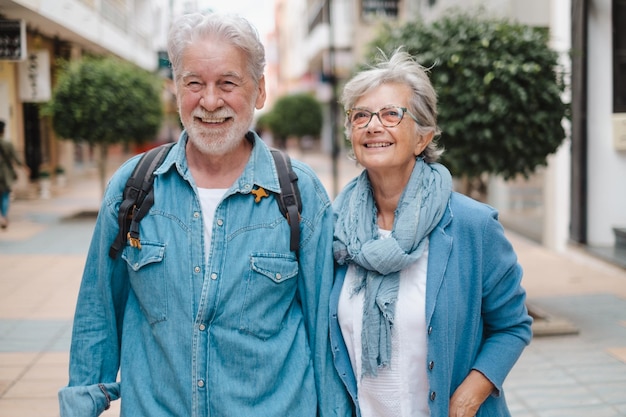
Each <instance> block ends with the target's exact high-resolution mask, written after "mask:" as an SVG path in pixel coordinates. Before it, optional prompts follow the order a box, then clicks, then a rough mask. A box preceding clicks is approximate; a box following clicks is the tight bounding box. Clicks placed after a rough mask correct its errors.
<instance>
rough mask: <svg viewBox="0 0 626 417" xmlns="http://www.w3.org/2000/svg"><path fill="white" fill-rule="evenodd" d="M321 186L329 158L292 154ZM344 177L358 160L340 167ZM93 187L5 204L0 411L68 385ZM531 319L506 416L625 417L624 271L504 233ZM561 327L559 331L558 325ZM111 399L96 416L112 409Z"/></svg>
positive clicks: (40, 404) (45, 411)
mask: <svg viewBox="0 0 626 417" xmlns="http://www.w3.org/2000/svg"><path fill="white" fill-rule="evenodd" d="M294 156H295V157H301V159H303V160H304V161H305V162H308V163H309V164H310V165H311V166H312V167H313V168H314V169H315V170H316V172H318V174H319V175H320V178H321V179H322V181H323V182H324V183H325V184H326V185H327V187H328V189H329V190H331V189H332V171H331V164H330V161H329V160H328V158H324V157H322V156H320V155H319V154H301V153H299V152H295V153H294ZM339 168H340V169H339V172H340V176H341V180H340V181H339V186H343V184H345V182H346V181H347V180H348V178H351V177H352V176H354V175H355V174H356V173H357V172H358V169H357V168H356V167H354V166H353V165H351V164H350V163H348V162H345V161H344V162H342V163H341V165H340V167H339ZM99 199H100V189H99V185H98V183H97V181H96V173H95V171H94V169H93V168H88V169H85V170H84V172H81V173H79V175H78V176H77V178H75V179H73V181H72V182H71V183H70V184H69V185H68V186H67V187H65V188H63V189H56V190H55V192H54V193H53V198H52V199H49V200H23V201H22V200H20V201H14V202H13V203H12V207H11V215H12V216H11V218H12V221H11V224H10V226H9V229H8V230H6V231H0V417H35V416H36V417H56V416H58V415H59V411H58V405H57V399H56V394H57V391H58V389H59V388H60V387H61V386H63V385H65V384H66V383H67V364H68V349H69V342H70V336H71V321H72V316H73V313H74V303H75V299H76V294H77V291H78V286H79V283H80V277H81V274H82V268H83V264H84V260H85V255H86V252H87V247H88V244H89V240H90V236H91V233H92V231H93V225H94V219H93V217H90V216H81V215H77V214H80V213H85V212H94V211H96V210H97V208H98V205H99ZM509 237H510V239H511V241H512V242H513V245H514V246H515V248H516V250H517V253H518V255H519V258H520V262H521V263H522V265H523V267H524V269H525V277H524V282H523V283H524V286H525V287H526V289H527V291H528V296H529V304H530V305H531V306H532V307H533V310H534V311H536V312H540V313H541V315H542V316H541V317H540V320H538V325H544V326H547V328H550V326H551V325H552V326H553V329H554V328H556V329H561V328H563V329H564V331H567V330H571V328H572V327H573V328H574V330H576V332H575V333H570V334H563V335H550V336H547V335H546V336H536V337H535V338H534V340H533V342H532V343H531V345H530V346H529V347H528V349H527V350H526V351H525V352H524V354H523V356H522V358H521V359H520V361H519V362H518V364H517V365H516V367H515V368H514V370H513V371H512V373H511V375H510V376H509V378H508V379H507V382H506V384H505V390H506V393H507V397H508V400H509V404H510V406H511V409H512V412H513V416H514V417H577V416H581V417H582V416H586V417H588V416H592V417H613V416H626V270H624V269H621V268H617V267H615V266H613V265H610V264H607V263H604V262H602V261H600V260H597V259H595V258H592V257H590V256H588V255H587V254H586V253H585V252H583V251H581V250H576V249H571V250H569V251H568V252H567V253H566V254H555V253H553V252H551V251H548V250H546V249H545V248H543V247H541V246H539V245H537V244H535V243H533V242H531V241H529V240H527V239H525V238H523V237H520V236H518V235H516V234H514V233H509ZM568 325H569V326H570V327H569V328H568V327H567V326H568ZM118 415H119V401H118V402H115V403H114V406H113V407H112V409H111V410H109V411H107V412H105V413H104V416H118Z"/></svg>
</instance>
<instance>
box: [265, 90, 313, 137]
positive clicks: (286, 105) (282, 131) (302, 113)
mask: <svg viewBox="0 0 626 417" xmlns="http://www.w3.org/2000/svg"><path fill="white" fill-rule="evenodd" d="M262 121H263V123H264V124H265V125H266V126H267V127H268V128H269V129H270V130H271V132H272V135H273V136H274V139H275V140H276V142H277V146H279V147H284V146H285V143H286V141H287V138H288V137H289V136H297V137H299V138H302V137H304V136H312V137H315V138H317V137H319V136H320V133H321V131H322V124H323V122H324V116H323V111H322V105H321V104H320V103H319V101H317V100H316V99H315V97H313V96H312V95H311V94H308V93H296V94H290V95H286V96H282V97H280V98H278V100H276V103H274V106H273V107H272V109H271V111H270V112H269V113H266V114H265V115H264V118H263V120H262Z"/></svg>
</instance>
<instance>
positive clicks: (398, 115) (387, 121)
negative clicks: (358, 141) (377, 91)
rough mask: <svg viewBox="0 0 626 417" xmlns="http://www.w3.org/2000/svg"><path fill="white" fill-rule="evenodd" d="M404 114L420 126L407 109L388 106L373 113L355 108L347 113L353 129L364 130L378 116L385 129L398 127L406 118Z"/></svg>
mask: <svg viewBox="0 0 626 417" xmlns="http://www.w3.org/2000/svg"><path fill="white" fill-rule="evenodd" d="M404 113H406V114H408V115H409V116H411V119H413V120H415V123H417V124H419V120H417V117H415V116H414V115H413V114H412V113H411V112H410V111H409V110H408V109H407V108H406V107H400V106H386V107H383V108H382V109H380V110H378V111H376V112H371V111H369V110H365V109H359V108H354V109H350V110H348V111H347V112H346V115H347V116H348V120H349V121H350V124H351V125H352V127H353V128H358V129H364V128H366V127H367V126H368V125H369V124H370V122H371V121H372V117H374V115H376V117H378V120H379V121H380V123H381V124H382V125H383V126H385V127H394V126H398V125H399V124H400V122H401V121H402V118H403V117H404Z"/></svg>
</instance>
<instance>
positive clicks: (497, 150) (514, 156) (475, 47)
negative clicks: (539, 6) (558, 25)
mask: <svg viewBox="0 0 626 417" xmlns="http://www.w3.org/2000/svg"><path fill="white" fill-rule="evenodd" d="M401 46H403V47H404V48H405V49H406V51H407V52H409V53H410V54H411V55H413V56H414V57H415V58H416V60H417V61H418V62H419V63H420V64H422V65H423V66H424V67H426V68H430V76H431V81H432V83H433V86H434V87H435V89H436V91H437V93H438V98H439V117H438V122H439V125H440V127H441V130H442V132H443V133H442V136H441V137H440V138H439V142H440V144H441V145H442V146H443V148H445V152H444V154H443V155H442V158H441V162H442V163H444V164H445V165H446V166H448V168H450V170H451V171H452V173H453V175H455V176H466V177H469V178H478V177H480V176H481V174H483V173H492V174H499V175H502V176H503V177H504V178H505V179H510V178H513V177H515V176H516V175H517V174H522V175H524V176H526V177H527V176H528V175H530V174H531V173H532V172H534V170H535V169H536V168H537V167H538V166H541V165H546V163H547V162H546V159H547V156H548V155H549V154H551V153H553V152H555V151H556V150H557V148H558V147H559V145H560V144H561V143H562V141H563V139H564V138H565V132H564V129H563V127H562V121H563V119H564V118H566V117H568V115H569V110H568V105H567V104H566V103H564V102H563V100H562V93H563V91H564V88H565V85H564V82H563V73H562V70H561V69H560V68H559V65H558V54H557V53H556V52H555V51H553V50H551V49H550V48H549V46H548V32H547V31H546V30H545V29H540V28H534V27H530V26H527V25H522V24H517V23H512V22H509V21H507V20H504V19H495V18H485V17H482V16H479V13H477V12H469V13H468V12H461V11H453V12H451V13H449V14H447V15H446V16H445V17H443V18H441V19H439V20H436V21H434V22H432V23H430V24H427V23H424V22H422V21H413V22H409V23H406V24H404V25H402V26H400V27H393V26H391V25H387V26H385V27H384V28H383V30H382V31H381V33H380V34H379V36H378V37H377V38H376V39H375V40H374V41H373V42H372V44H371V45H370V46H369V49H368V55H369V58H370V59H372V58H373V57H374V56H376V55H378V54H379V53H380V51H383V52H384V53H385V54H387V55H390V54H391V53H392V52H393V51H394V50H395V49H397V48H398V47H401Z"/></svg>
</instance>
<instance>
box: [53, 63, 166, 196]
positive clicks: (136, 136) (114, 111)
mask: <svg viewBox="0 0 626 417" xmlns="http://www.w3.org/2000/svg"><path fill="white" fill-rule="evenodd" d="M45 114H48V115H50V116H51V117H52V128H53V129H54V131H55V133H56V134H57V135H58V136H59V137H60V138H62V139H69V140H73V141H75V142H87V143H89V144H90V145H95V146H97V147H99V148H100V158H99V160H98V165H99V171H100V182H101V186H102V190H104V184H105V176H106V172H105V169H106V159H107V149H108V145H110V144H114V143H141V142H144V141H146V140H148V139H151V138H153V137H154V136H155V135H156V133H157V132H158V129H159V127H160V125H161V121H162V115H163V104H162V101H161V84H160V80H159V79H158V78H157V77H156V76H155V75H153V74H151V73H149V72H147V71H144V70H142V69H140V68H138V67H136V66H135V65H133V64H131V63H128V62H124V61H121V60H119V59H116V58H113V57H105V58H95V57H85V58H82V59H80V60H77V61H72V62H69V63H68V62H64V63H62V65H61V69H60V71H59V74H58V80H57V83H56V85H55V87H54V90H53V94H52V99H51V100H50V102H48V104H47V106H46V108H45Z"/></svg>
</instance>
